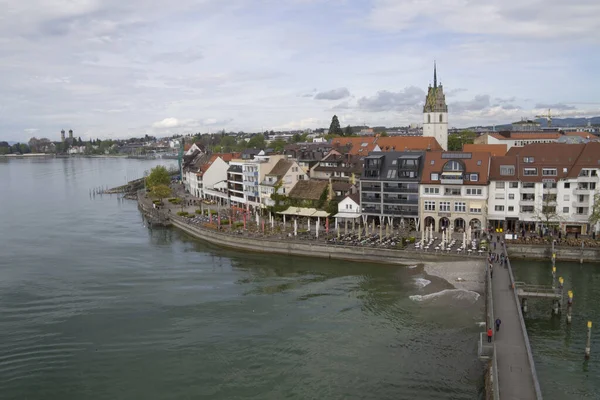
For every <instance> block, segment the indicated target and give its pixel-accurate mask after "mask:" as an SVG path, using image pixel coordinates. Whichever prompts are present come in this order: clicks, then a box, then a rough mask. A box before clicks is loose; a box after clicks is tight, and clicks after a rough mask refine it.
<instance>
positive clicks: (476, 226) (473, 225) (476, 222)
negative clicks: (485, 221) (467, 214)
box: [469, 218, 481, 231]
mask: <svg viewBox="0 0 600 400" xmlns="http://www.w3.org/2000/svg"><path fill="white" fill-rule="evenodd" d="M469 226H470V227H471V229H473V230H477V231H478V230H481V221H480V220H478V219H477V218H473V219H472V220H471V221H470V222H469Z"/></svg>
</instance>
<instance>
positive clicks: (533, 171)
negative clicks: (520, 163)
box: [523, 168, 537, 176]
mask: <svg viewBox="0 0 600 400" xmlns="http://www.w3.org/2000/svg"><path fill="white" fill-rule="evenodd" d="M523 175H525V176H535V175H537V168H523Z"/></svg>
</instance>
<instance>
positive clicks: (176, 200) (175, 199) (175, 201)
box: [169, 197, 181, 204]
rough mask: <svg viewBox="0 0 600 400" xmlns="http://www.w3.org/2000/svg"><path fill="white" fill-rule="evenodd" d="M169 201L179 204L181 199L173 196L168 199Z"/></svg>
mask: <svg viewBox="0 0 600 400" xmlns="http://www.w3.org/2000/svg"><path fill="white" fill-rule="evenodd" d="M169 203H171V204H181V199H179V198H176V197H174V198H171V199H169Z"/></svg>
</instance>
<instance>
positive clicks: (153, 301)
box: [0, 158, 600, 400]
mask: <svg viewBox="0 0 600 400" xmlns="http://www.w3.org/2000/svg"><path fill="white" fill-rule="evenodd" d="M155 164H156V162H155V161H139V160H127V159H100V158H99V159H26V160H25V159H22V160H16V159H11V160H7V159H2V158H0V210H1V212H2V217H1V221H2V222H1V224H0V327H1V329H0V398H1V399H3V400H7V399H19V400H22V399H30V400H31V399H44V400H54V399H56V400H59V399H60V400H67V399H88V400H95V399H107V400H108V399H110V400H116V399H228V400H230V399H261V400H264V399H277V400H279V399H284V398H287V399H328V400H333V399H477V398H479V397H480V396H481V389H482V384H483V379H482V364H481V363H480V362H479V361H478V360H477V354H476V351H477V343H476V340H477V334H478V332H479V331H480V330H481V328H480V327H479V326H478V322H479V321H481V320H483V298H479V299H478V298H477V295H476V294H474V293H472V292H465V291H450V292H448V291H445V292H443V293H442V294H436V293H440V292H442V291H443V290H444V289H448V288H450V287H451V286H450V285H449V284H448V283H447V282H445V281H443V280H441V279H439V278H436V277H431V276H427V275H425V274H424V272H423V270H422V268H421V267H416V268H409V267H405V266H386V265H377V264H373V265H370V264H364V263H362V264H359V263H349V262H343V261H326V260H320V259H310V258H290V257H276V256H261V255H257V254H244V253H239V252H234V251H227V250H223V249H219V248H215V247H212V246H209V245H206V244H203V243H199V242H197V241H194V240H192V239H191V238H189V237H187V236H185V235H184V234H182V233H180V232H179V231H177V230H175V229H159V230H157V229H155V230H149V229H148V228H146V227H145V226H144V225H143V223H142V219H141V216H140V214H139V212H138V210H137V208H136V205H135V203H134V202H130V201H120V200H119V198H118V197H117V196H95V197H94V196H90V188H93V187H99V186H117V185H120V184H123V183H124V181H125V179H126V178H129V179H132V178H136V177H139V176H142V174H143V172H144V171H145V170H147V169H149V168H150V167H151V166H153V165H155ZM594 276H596V275H594ZM589 286H590V287H591V286H592V285H591V283H589ZM590 290H592V289H590ZM593 290H595V288H594V289H593ZM595 295H596V296H597V293H596V294H595ZM581 297H582V300H583V296H581ZM597 298H598V297H596V299H597ZM578 299H579V297H578V295H577V294H576V301H577V300H578ZM590 301H591V300H590ZM590 306H591V305H590ZM579 309H584V306H583V305H580V304H579V303H578V304H577V305H576V310H579ZM577 312H578V311H576V313H575V315H577ZM576 318H579V317H576ZM576 318H574V321H577V324H579V319H576ZM548 324H551V322H548ZM574 326H575V323H574ZM535 329H536V328H535V326H534V327H533V330H534V331H535ZM555 329H556V331H557V332H558V329H559V328H558V327H556V328H555ZM577 334H578V333H576V332H575V329H573V333H572V336H573V338H572V339H571V340H572V341H573V342H575V339H574V337H575V336H576V335H577ZM534 337H535V335H534ZM560 346H562V344H561V343H560V341H559V345H557V348H560ZM572 346H575V345H574V344H573V345H572ZM534 347H536V348H538V349H539V348H540V346H539V344H538V345H534ZM599 350H600V349H599ZM581 352H583V349H581ZM580 358H581V357H580ZM580 364H581V363H580ZM540 370H541V371H542V373H543V372H544V369H543V368H540ZM557 398H558V397H557Z"/></svg>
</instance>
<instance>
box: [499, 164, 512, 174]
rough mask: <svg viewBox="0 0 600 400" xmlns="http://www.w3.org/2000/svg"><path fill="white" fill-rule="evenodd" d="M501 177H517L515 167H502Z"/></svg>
mask: <svg viewBox="0 0 600 400" xmlns="http://www.w3.org/2000/svg"><path fill="white" fill-rule="evenodd" d="M500 175H502V176H514V175H515V166H514V165H501V166H500Z"/></svg>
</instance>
